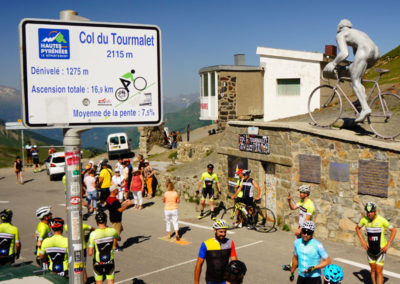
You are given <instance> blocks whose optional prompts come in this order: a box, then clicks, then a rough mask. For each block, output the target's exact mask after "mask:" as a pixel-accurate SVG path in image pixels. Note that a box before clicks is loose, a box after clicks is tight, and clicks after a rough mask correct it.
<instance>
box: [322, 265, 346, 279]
mask: <svg viewBox="0 0 400 284" xmlns="http://www.w3.org/2000/svg"><path fill="white" fill-rule="evenodd" d="M342 280H343V270H342V268H340V266H338V265H336V264H329V265H327V266H326V267H325V269H324V284H338V283H341V281H342Z"/></svg>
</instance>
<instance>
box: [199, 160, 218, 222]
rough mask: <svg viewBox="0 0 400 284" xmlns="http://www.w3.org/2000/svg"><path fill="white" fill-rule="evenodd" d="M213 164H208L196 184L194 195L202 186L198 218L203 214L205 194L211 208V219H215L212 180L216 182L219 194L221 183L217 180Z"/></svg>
mask: <svg viewBox="0 0 400 284" xmlns="http://www.w3.org/2000/svg"><path fill="white" fill-rule="evenodd" d="M213 170H214V165H213V164H208V165H207V171H206V172H204V173H203V174H202V175H201V178H200V182H199V185H198V186H197V190H196V195H197V194H198V193H199V189H200V187H202V188H203V190H202V192H201V201H200V210H201V211H200V215H199V216H198V217H197V218H199V219H201V218H203V216H204V205H205V203H206V198H207V195H208V196H209V200H210V210H211V219H213V220H215V218H216V217H215V214H214V182H215V183H217V186H218V191H219V193H220V194H221V184H220V183H219V181H218V176H217V175H216V173H214V172H213Z"/></svg>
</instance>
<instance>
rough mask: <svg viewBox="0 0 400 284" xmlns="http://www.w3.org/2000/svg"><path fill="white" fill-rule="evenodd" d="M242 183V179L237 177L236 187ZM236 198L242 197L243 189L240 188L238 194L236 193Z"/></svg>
mask: <svg viewBox="0 0 400 284" xmlns="http://www.w3.org/2000/svg"><path fill="white" fill-rule="evenodd" d="M242 183H243V179H240V178H238V179H237V182H236V186H237V188H239V187H240V186H241V185H242ZM237 197H238V198H242V197H243V190H241V191H240V192H239V193H238V194H237Z"/></svg>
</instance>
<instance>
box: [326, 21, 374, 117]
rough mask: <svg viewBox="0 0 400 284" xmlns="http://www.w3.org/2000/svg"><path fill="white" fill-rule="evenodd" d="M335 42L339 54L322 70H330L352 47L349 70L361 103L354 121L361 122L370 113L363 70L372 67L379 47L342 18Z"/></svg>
mask: <svg viewBox="0 0 400 284" xmlns="http://www.w3.org/2000/svg"><path fill="white" fill-rule="evenodd" d="M336 42H337V45H338V48H339V54H338V55H337V56H336V58H335V59H334V60H333V61H332V62H330V63H329V64H328V65H326V66H325V68H324V70H323V71H324V72H332V71H333V70H334V69H335V67H336V66H337V65H338V64H339V63H340V62H342V61H343V60H345V59H346V58H347V57H348V56H349V49H348V47H349V46H351V47H352V48H353V53H354V62H353V63H352V64H351V65H350V67H349V71H350V76H351V83H352V86H353V90H354V92H355V93H356V96H357V98H358V101H359V102H360V104H361V108H362V109H361V112H360V115H359V117H357V118H356V120H355V122H362V121H363V120H364V119H365V118H366V117H367V116H368V115H370V114H371V109H370V107H369V106H368V103H367V96H366V94H365V88H364V86H363V85H362V83H361V80H362V77H363V75H364V73H365V71H366V70H367V69H368V68H370V67H372V66H373V65H374V64H375V63H376V61H377V60H378V58H379V48H378V47H377V46H376V45H375V43H374V42H373V41H372V40H371V39H370V38H369V36H368V35H367V34H366V33H364V32H362V31H359V30H356V29H353V25H352V23H351V22H350V21H349V20H347V19H343V20H341V21H340V22H339V25H338V27H337V35H336Z"/></svg>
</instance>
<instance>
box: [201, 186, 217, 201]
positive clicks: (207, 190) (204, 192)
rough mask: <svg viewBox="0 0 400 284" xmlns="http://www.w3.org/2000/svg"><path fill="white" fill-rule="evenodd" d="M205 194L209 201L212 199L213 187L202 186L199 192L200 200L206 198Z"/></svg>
mask: <svg viewBox="0 0 400 284" xmlns="http://www.w3.org/2000/svg"><path fill="white" fill-rule="evenodd" d="M207 195H208V196H209V199H210V201H214V189H213V188H203V190H202V192H201V200H206V199H207Z"/></svg>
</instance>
